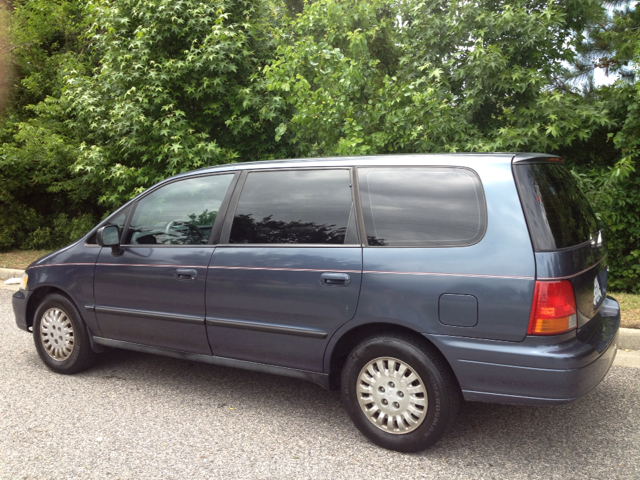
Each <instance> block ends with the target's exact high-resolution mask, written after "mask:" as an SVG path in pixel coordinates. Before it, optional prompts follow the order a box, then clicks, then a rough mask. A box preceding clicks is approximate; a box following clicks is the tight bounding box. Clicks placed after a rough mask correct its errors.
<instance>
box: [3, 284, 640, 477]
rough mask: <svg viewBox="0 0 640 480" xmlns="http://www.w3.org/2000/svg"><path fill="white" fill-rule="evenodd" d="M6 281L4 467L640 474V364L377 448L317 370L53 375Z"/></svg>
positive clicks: (108, 471) (173, 367) (105, 363)
mask: <svg viewBox="0 0 640 480" xmlns="http://www.w3.org/2000/svg"><path fill="white" fill-rule="evenodd" d="M11 294H12V292H11V291H7V290H0V329H1V330H0V331H1V332H2V339H3V342H2V346H3V348H2V350H1V351H0V380H1V381H0V478H2V479H11V480H14V479H76V478H81V479H84V478H87V479H176V480H185V479H191V478H194V479H196V478H202V479H210V478H211V479H235V478H238V479H245V478H246V479H252V480H253V479H314V480H315V479H342V478H345V479H349V480H355V479H367V480H368V479H385V480H391V479H416V478H437V479H453V478H469V479H479V478H483V479H520V478H527V479H529V478H530V479H562V480H567V479H573V478H593V479H614V478H620V479H623V478H628V479H638V478H640V370H639V369H634V368H623V367H614V368H613V369H612V370H611V372H610V373H609V375H608V376H607V378H606V379H605V381H604V382H603V383H602V384H601V385H600V386H599V387H598V388H597V389H596V390H595V391H594V392H593V393H591V394H590V395H588V396H587V397H586V398H584V399H583V400H581V401H579V402H577V403H575V404H573V405H568V406H562V407H546V408H534V407H514V406H504V405H489V404H479V403H476V404H474V403H468V404H466V405H464V406H463V409H462V412H461V414H460V417H459V419H458V421H457V424H456V425H455V428H454V430H453V431H452V432H450V433H449V434H448V435H447V436H446V437H445V438H444V439H443V440H442V441H440V442H439V443H438V444H437V445H436V446H435V447H433V448H432V449H430V450H428V451H426V452H423V453H420V454H399V453H394V452H390V451H386V450H383V449H380V448H378V447H376V446H374V445H372V444H371V443H369V442H368V441H367V440H366V439H364V438H363V437H362V436H361V435H360V434H359V433H358V432H357V431H356V430H355V428H354V427H353V426H352V425H351V422H350V421H349V419H348V417H347V415H346V414H345V412H344V410H343V408H342V405H341V403H340V397H339V395H338V394H336V393H328V392H325V391H324V390H322V388H320V387H318V386H316V385H313V384H311V383H307V382H303V381H298V380H293V379H288V378H284V377H276V376H268V375H262V374H258V373H254V372H246V371H241V370H233V369H228V368H221V367H215V366H211V365H204V364H196V363H191V362H186V361H180V360H175V359H170V358H163V357H157V356H152V355H146V354H141V353H134V352H125V351H115V350H114V351H110V352H108V353H106V354H104V355H103V358H102V361H101V363H100V364H99V365H98V366H97V367H96V368H94V369H92V370H91V371H88V372H85V373H82V374H79V375H75V376H63V375H56V374H54V373H52V372H50V371H49V370H47V369H46V368H45V367H44V365H43V364H42V363H41V362H40V360H39V358H38V356H37V354H36V352H35V349H34V347H33V344H32V339H31V336H30V335H29V334H27V333H25V332H22V331H20V330H18V329H17V327H15V325H14V323H13V315H12V312H11V307H10V296H11Z"/></svg>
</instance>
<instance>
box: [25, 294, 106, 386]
mask: <svg viewBox="0 0 640 480" xmlns="http://www.w3.org/2000/svg"><path fill="white" fill-rule="evenodd" d="M58 312H60V313H58ZM45 317H46V318H45ZM52 325H56V326H57V327H56V328H53V327H52ZM61 326H62V329H61V328H60V327H61ZM65 330H66V331H67V334H66V335H65ZM56 331H57V333H54V332H56ZM33 340H34V342H35V344H36V350H37V351H38V355H40V358H41V359H42V361H43V362H44V364H45V365H46V366H47V367H49V368H50V369H51V370H53V371H54V372H57V373H64V374H72V373H78V372H80V371H82V370H85V369H87V368H89V367H90V366H91V365H93V363H94V362H95V360H96V357H97V354H96V353H95V352H94V351H93V350H92V348H91V343H90V341H89V331H88V329H87V326H86V325H85V323H84V321H83V320H82V317H81V316H80V313H79V312H78V309H77V308H76V306H75V305H74V304H73V302H72V301H71V300H69V299H68V298H67V297H65V296H64V295H60V294H57V293H52V294H50V295H47V296H46V297H45V298H44V299H43V300H42V302H40V305H38V309H37V310H36V314H35V318H34V322H33ZM58 347H59V348H58ZM56 352H57V354H56ZM56 357H57V358H56Z"/></svg>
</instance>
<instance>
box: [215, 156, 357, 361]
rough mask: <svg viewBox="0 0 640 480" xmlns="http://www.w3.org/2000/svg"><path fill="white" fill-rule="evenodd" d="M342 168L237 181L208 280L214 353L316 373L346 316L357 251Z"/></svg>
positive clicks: (353, 296)
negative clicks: (329, 343)
mask: <svg viewBox="0 0 640 480" xmlns="http://www.w3.org/2000/svg"><path fill="white" fill-rule="evenodd" d="M350 175H351V172H350V170H349V169H346V168H344V169H339V168H336V169H305V170H300V169H298V170H295V171H293V170H278V171H256V172H250V173H248V174H246V173H245V174H244V177H243V178H242V179H241V180H240V182H239V187H240V184H242V188H241V193H238V192H240V188H237V189H236V194H234V199H233V200H232V202H231V207H230V212H229V214H228V215H227V222H225V228H224V230H223V232H222V238H221V243H220V245H218V247H217V248H216V250H215V252H214V254H213V256H212V258H211V263H210V266H209V273H208V278H207V295H206V299H207V332H208V336H209V342H210V344H211V349H212V351H213V354H214V355H217V356H222V357H231V358H236V359H240V360H248V361H254V362H259V363H266V364H272V365H278V366H284V367H291V368H297V369H302V370H309V371H316V372H321V371H322V361H323V356H324V351H325V348H326V346H327V342H328V341H329V339H330V338H331V336H332V334H333V333H334V332H335V331H336V330H337V329H338V328H339V327H340V326H341V325H343V324H344V323H346V322H347V321H349V320H350V319H351V318H353V316H354V314H355V311H356V307H357V303H358V296H359V293H360V280H361V276H362V249H361V246H360V243H359V239H358V233H357V226H356V225H357V223H356V218H355V208H354V207H353V204H354V203H353V195H352V183H351V176H350Z"/></svg>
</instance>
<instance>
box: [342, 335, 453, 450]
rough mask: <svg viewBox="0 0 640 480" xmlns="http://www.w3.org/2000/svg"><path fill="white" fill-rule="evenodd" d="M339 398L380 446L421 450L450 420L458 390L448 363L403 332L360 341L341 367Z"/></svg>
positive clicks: (442, 431) (441, 433)
mask: <svg viewBox="0 0 640 480" xmlns="http://www.w3.org/2000/svg"><path fill="white" fill-rule="evenodd" d="M341 383H342V396H343V400H344V402H345V404H346V408H347V411H348V413H349V416H350V417H351V420H352V421H353V423H354V424H355V426H356V427H357V428H358V429H359V430H360V432H362V434H363V435H364V436H365V437H367V438H368V439H369V440H371V441H372V442H374V443H375V444H377V445H380V446H381V447H384V448H388V449H390V450H397V451H400V452H416V451H419V450H423V449H425V448H427V447H429V446H430V445H432V444H433V443H435V442H436V441H437V440H439V439H440V438H441V437H442V436H443V435H444V434H445V432H446V431H447V429H448V428H449V427H450V426H451V425H452V424H453V422H454V421H455V418H456V416H457V413H458V408H459V405H460V392H459V389H458V386H457V382H456V380H455V378H454V376H453V373H452V372H451V370H450V368H449V366H448V365H447V364H446V363H445V362H444V361H443V360H442V359H441V358H440V356H438V355H437V354H435V353H434V352H432V351H431V350H430V349H429V348H428V347H426V346H425V345H423V344H422V343H421V342H419V341H418V340H416V339H414V338H412V337H410V336H405V335H392V334H389V335H380V336H376V337H372V338H369V339H367V340H364V341H363V342H362V343H360V344H359V345H357V346H356V347H355V348H354V349H353V351H352V352H351V353H350V354H349V357H348V358H347V361H346V363H345V366H344V369H343V371H342V382H341Z"/></svg>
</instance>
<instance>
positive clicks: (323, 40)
mask: <svg viewBox="0 0 640 480" xmlns="http://www.w3.org/2000/svg"><path fill="white" fill-rule="evenodd" d="M600 12H601V6H600V2H597V1H591V0H587V1H578V0H564V1H560V0H556V1H530V0H528V1H524V0H519V1H508V2H507V1H495V0H486V1H478V2H464V1H448V0H447V1H445V0H430V1H421V0H404V1H400V2H397V1H391V0H372V1H370V2H359V1H357V0H343V1H338V0H319V1H316V2H314V3H313V4H311V5H309V6H307V7H306V8H305V9H304V11H303V13H302V14H301V15H299V16H297V17H295V18H294V19H293V20H292V21H291V26H290V27H287V29H286V32H292V33H290V34H288V35H286V36H285V37H286V40H287V41H286V43H284V42H283V43H282V44H281V45H280V46H279V47H278V55H277V57H276V60H275V61H274V62H273V63H272V64H271V65H270V66H268V67H267V68H266V69H265V72H266V78H267V80H268V82H269V87H270V89H272V90H273V91H275V92H277V93H278V94H279V95H280V96H282V97H283V98H285V99H286V100H287V102H288V103H289V104H290V105H291V106H292V107H293V109H294V114H293V115H292V116H291V117H290V118H289V119H288V121H287V122H283V123H282V124H281V125H280V126H279V128H278V135H282V134H284V133H285V132H286V133H287V134H288V135H289V136H288V141H290V142H292V144H293V145H294V146H295V147H296V148H297V150H298V152H299V153H300V154H303V155H329V154H336V155H347V154H363V153H386V152H436V151H505V150H520V151H522V150H533V151H545V152H552V151H555V150H557V149H559V148H561V147H563V146H566V145H570V144H571V143H572V142H574V141H576V140H583V139H586V138H589V136H590V135H591V134H592V133H593V132H594V131H595V130H597V129H598V128H600V127H602V126H607V125H609V124H610V121H609V119H608V116H607V111H606V108H605V106H604V104H602V103H597V102H596V103H584V102H582V98H581V97H580V95H576V94H574V93H573V92H563V91H559V90H553V89H551V88H550V84H551V83H552V81H553V78H554V76H555V75H558V74H559V72H560V71H561V70H562V68H563V67H562V64H563V62H566V61H570V60H571V59H572V58H573V55H574V53H573V50H572V49H571V46H572V44H573V45H575V43H577V42H578V40H579V39H578V38H577V36H576V34H575V32H576V31H581V30H582V29H583V28H584V26H585V25H586V24H587V23H588V22H589V21H590V20H591V19H592V18H594V17H595V16H596V15H598V14H599V13H600ZM274 108H275V107H274Z"/></svg>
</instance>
